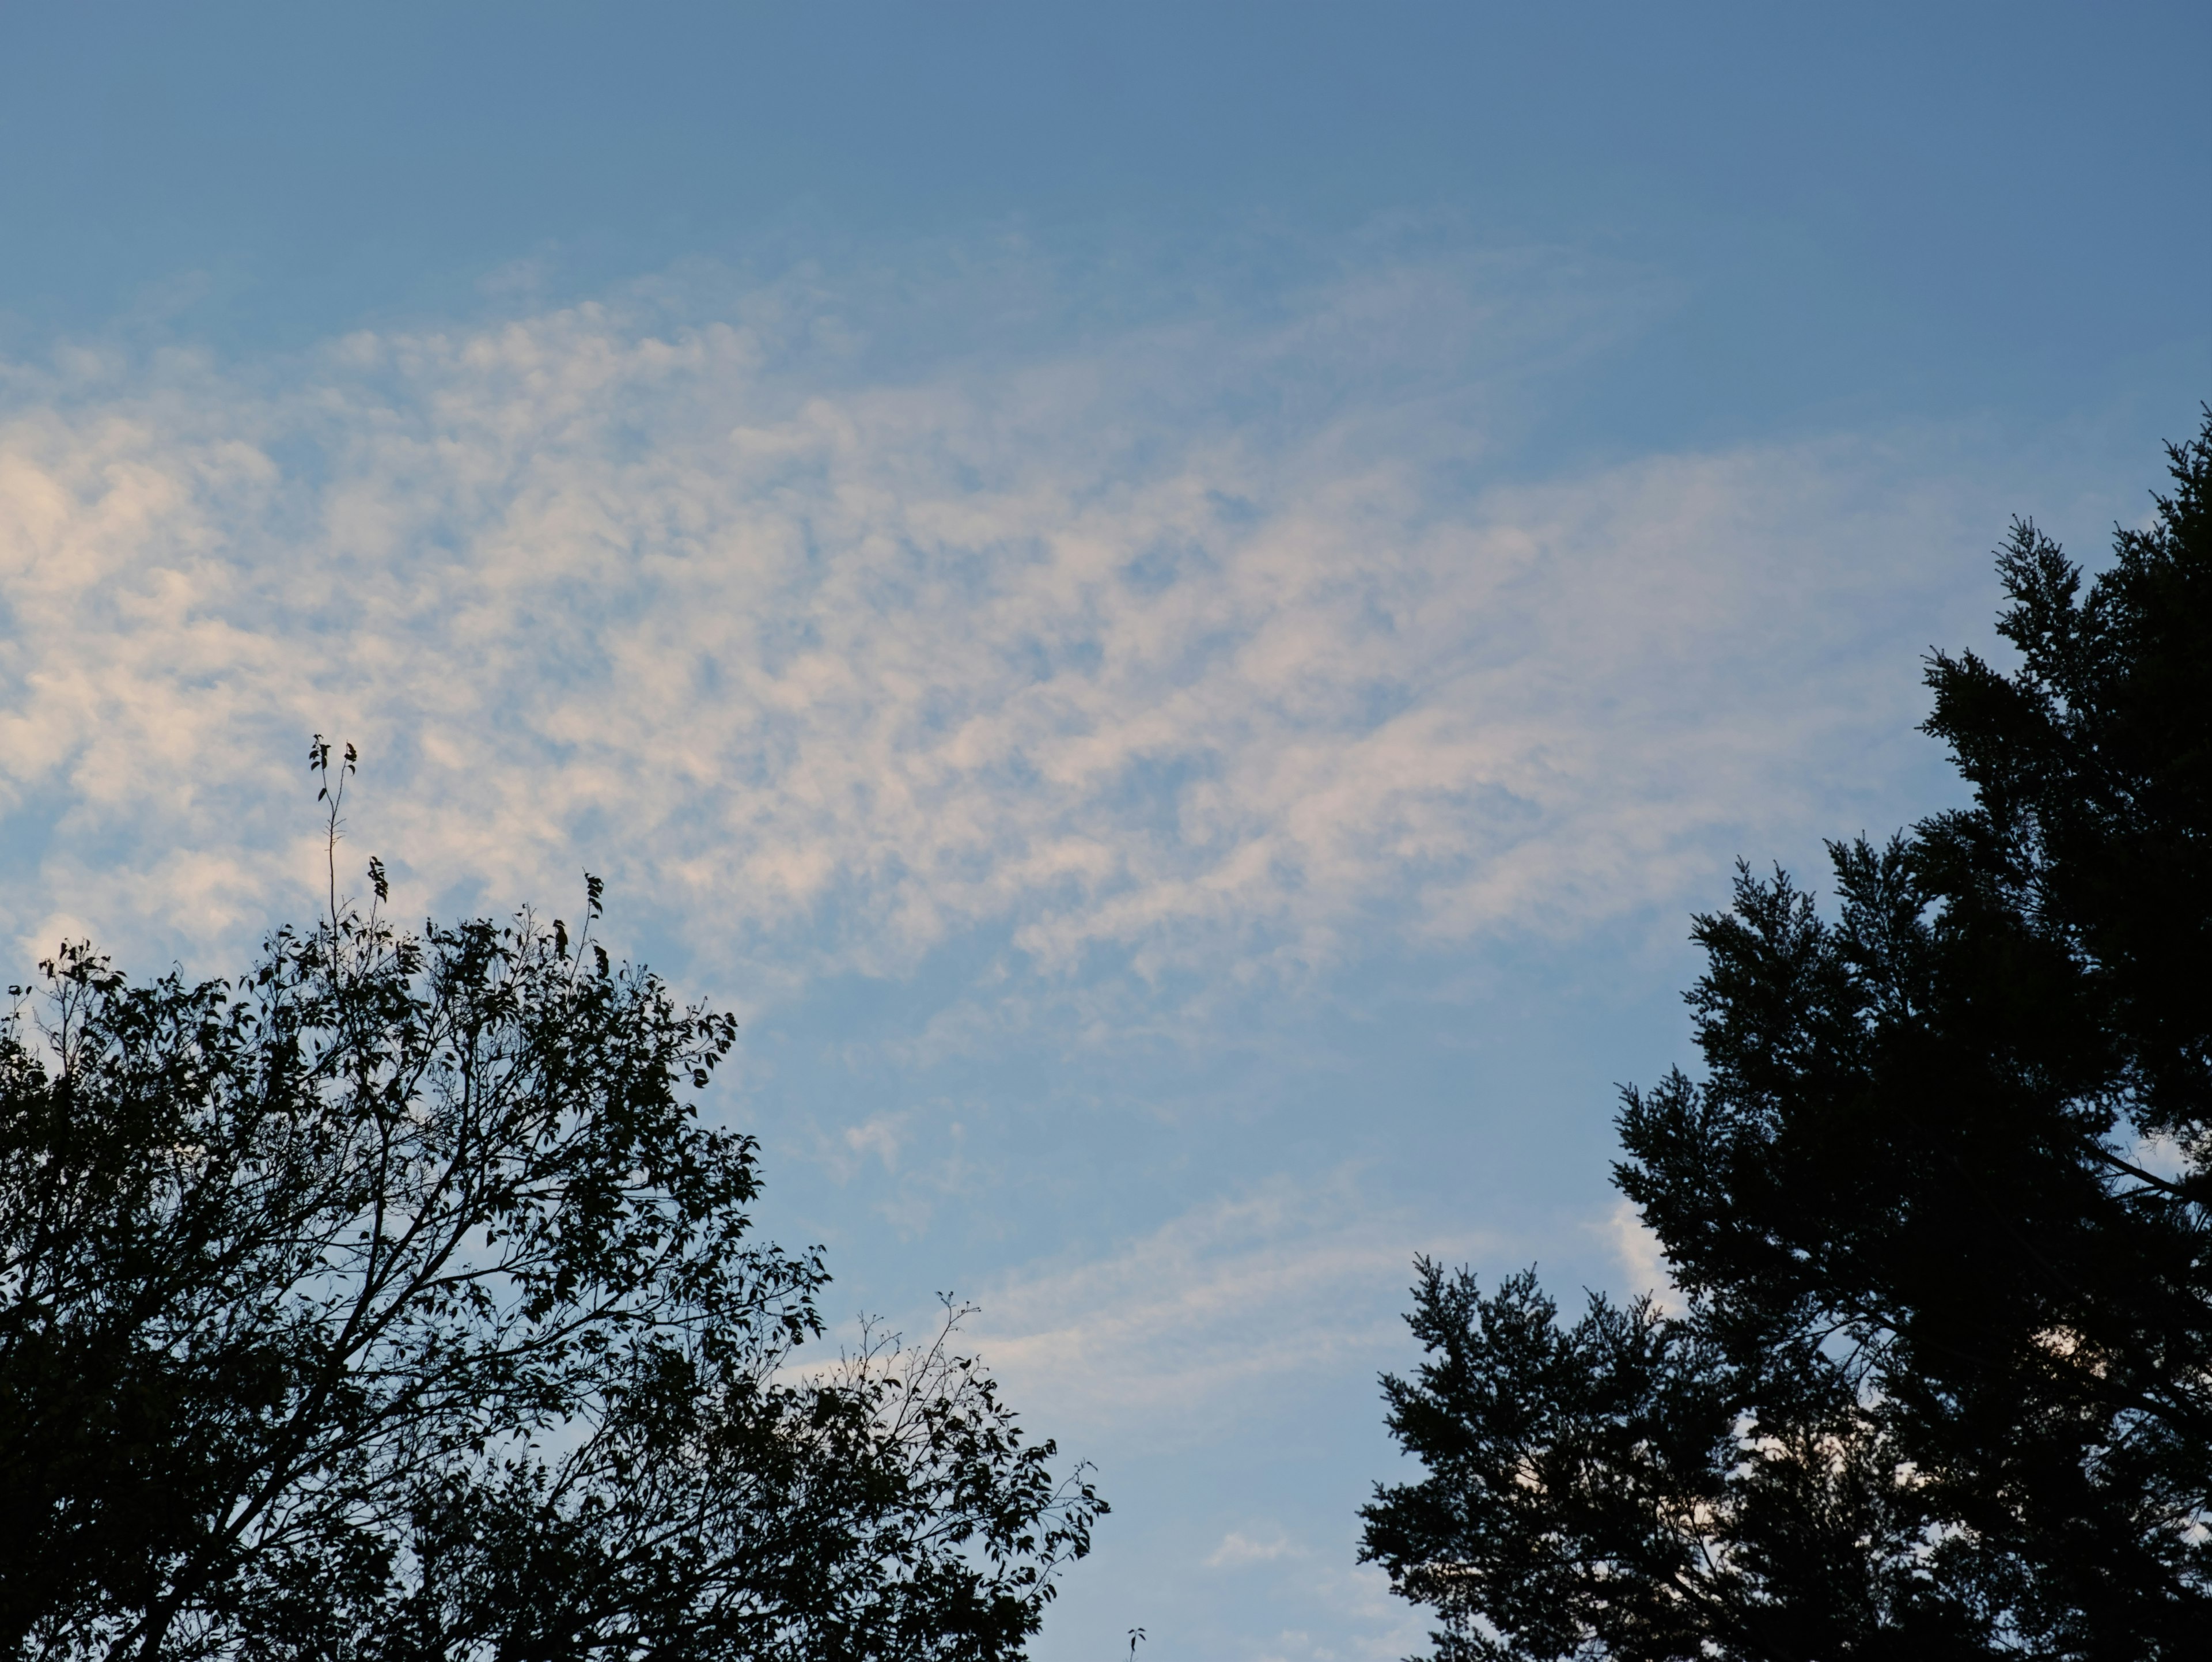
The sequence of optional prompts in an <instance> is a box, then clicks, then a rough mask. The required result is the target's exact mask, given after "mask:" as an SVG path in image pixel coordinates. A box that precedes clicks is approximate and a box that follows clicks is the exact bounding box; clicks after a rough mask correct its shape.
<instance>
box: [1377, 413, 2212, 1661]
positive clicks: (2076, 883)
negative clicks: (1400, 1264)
mask: <svg viewBox="0 0 2212 1662" xmlns="http://www.w3.org/2000/svg"><path fill="white" fill-rule="evenodd" d="M2168 454H2169V460H2170V463H2171V472H2172V480H2173V484H2172V490H2171V491H2170V493H2168V494H2163V495H2159V496H2155V497H2154V502H2155V507H2156V511H2155V514H2154V517H2153V518H2152V520H2151V521H2150V522H2149V523H2148V525H2147V526H2146V527H2142V528H2138V529H2122V530H2120V531H2119V532H2118V533H2117V536H2116V539H2115V546H2114V551H2113V557H2112V561H2111V563H2109V564H2108V565H2107V566H2106V568H2105V569H2103V570H2101V571H2100V572H2099V573H2098V574H2097V575H2095V577H2094V579H2093V581H2089V582H2087V584H2086V586H2085V583H2084V581H2083V577H2082V574H2081V572H2080V571H2079V570H2078V569H2076V568H2075V566H2074V565H2072V564H2071V563H2069V561H2068V560H2067V559H2066V558H2065V557H2064V556H2063V553H2062V552H2061V551H2060V550H2059V549H2058V548H2057V546H2056V545H2053V544H2052V543H2051V541H2050V540H2049V539H2046V538H2045V536H2043V535H2042V534H2041V533H2039V532H2038V531H2037V530H2036V529H2035V527H2033V525H2031V524H2027V523H2024V522H2022V523H2017V524H2015V527H2014V529H2013V532H2012V534H2011V538H2010V539H2009V541H2008V544H2007V545H2006V546H2005V547H2004V549H2003V550H2002V552H2001V553H2000V555H1999V559H1998V569H1999V573H2000V575H2001V577H2002V581H2003V585H2004V589H2005V592H2006V594H2007V595H2008V597H2009V605H2008V607H2007V608H2006V609H2005V610H2004V612H2002V615H2001V618H2000V620H1999V624H1998V628H1999V630H2000V632H2001V634H2002V636H2003V637H2004V639H2005V640H2006V641H2007V642H2009V644H2010V646H2011V648H2013V649H2014V650H2015V653H2016V654H2017V663H2016V665H2015V666H2014V667H2011V668H2009V669H2004V668H2000V667H1996V666H1993V665H1991V664H1990V663H1988V662H1985V661H1983V660H1982V659H1980V658H1978V657H1977V656H1975V655H1974V654H1971V653H1962V654H1958V655H1955V656H1954V655H1949V654H1937V655H1936V656H1935V657H1934V658H1933V659H1932V660H1931V661H1930V662H1929V670H1928V684H1929V688H1930V689H1931V691H1932V692H1933V694H1934V713H1933V715H1931V716H1930V718H1929V721H1928V722H1927V724H1926V728H1925V730H1926V731H1927V732H1928V733H1929V734H1933V735H1935V736H1936V737H1937V738H1939V739H1941V740H1943V741H1944V742H1945V743H1946V744H1947V745H1948V746H1949V749H1950V751H1951V753H1952V755H1953V757H1954V758H1955V760H1956V763H1957V765H1958V767H1959V770H1960V773H1961V774H1962V775H1963V776H1964V778H1965V780H1966V782H1967V783H1968V784H1969V785H1970V786H1971V787H1972V806H1971V807H1965V808H1961V809H1958V810H1956V811H1953V812H1948V813H1938V814H1936V815H1934V816H1932V817H1930V818H1929V819H1924V820H1923V821H1921V822H1920V823H1919V824H1918V825H1916V826H1915V827H1913V828H1912V829H1911V831H1909V832H1906V833H1904V834H1901V835H1899V836H1898V837H1894V838H1893V839H1891V840H1890V841H1889V842H1888V843H1887V844H1884V845H1880V846H1877V845H1875V844H1872V843H1869V842H1867V841H1865V840H1863V839H1860V840H1856V841H1852V842H1848V843H1835V844H1832V845H1831V849H1830V852H1831V855H1832V862H1833V881H1834V890H1835V905H1834V909H1833V911H1832V914H1824V913H1823V911H1822V910H1821V908H1820V906H1819V905H1818V904H1816V900H1815V898H1814V896H1813V895H1811V894H1809V893H1808V892H1804V891H1803V890H1802V889H1800V888H1799V887H1798V886H1796V884H1794V883H1793V882H1792V880H1790V877H1789V876H1787V875H1786V874H1783V873H1781V872H1779V871H1777V872H1775V873H1774V874H1772V875H1771V876H1769V877H1761V876H1758V875H1755V874H1753V873H1752V872H1751V871H1750V870H1749V869H1747V868H1745V869H1741V870H1740V873H1739V876H1738V880H1737V883H1736V886H1735V896H1734V904H1732V905H1731V906H1730V907H1729V910H1726V911H1723V912H1719V913H1716V914H1713V915H1711V916H1700V917H1699V918H1698V919H1697V920H1696V926H1695V931H1694V936H1695V939H1696V940H1697V941H1698V942H1699V945H1700V946H1701V947H1702V948H1703V949H1704V952H1705V960H1706V963H1705V973H1704V974H1703V975H1702V976H1701V977H1699V980H1698V981H1697V983H1696V984H1695V985H1694V987H1692V989H1691V990H1690V992H1689V994H1688V995H1687V996H1688V1001H1689V1003H1690V1006H1691V1008H1692V1013H1693V1016H1694V1024H1695V1036H1696V1039H1697V1042H1698V1044H1699V1049H1700V1050H1701V1052H1702V1054H1703V1057H1704V1062H1705V1067H1704V1070H1703V1075H1704V1076H1703V1077H1702V1078H1699V1079H1695V1080H1692V1079H1691V1078H1689V1077H1687V1076H1686V1075H1682V1074H1680V1073H1679V1072H1676V1073H1673V1074H1670V1075H1668V1076H1667V1077H1666V1078H1665V1079H1663V1080H1662V1081H1661V1082H1660V1083H1659V1084H1658V1085H1657V1086H1656V1087H1652V1088H1650V1089H1649V1090H1643V1091H1638V1090H1630V1091H1628V1092H1626V1093H1625V1094H1624V1098H1623V1103H1622V1109H1621V1113H1620V1121H1619V1125H1620V1135H1621V1141H1622V1146H1623V1149H1624V1158H1623V1160H1621V1161H1620V1164H1619V1165H1618V1166H1616V1167H1615V1172H1614V1177H1615V1181H1616V1183H1617V1184H1618V1186H1619V1187H1620V1190H1621V1191H1622V1192H1623V1193H1624V1194H1625V1195H1626V1196H1627V1197H1628V1198H1629V1199H1630V1200H1631V1201H1632V1202H1634V1203H1635V1205H1636V1206H1637V1208H1638V1209H1639V1210H1640V1212H1641V1214H1642V1216H1643V1218H1644V1221H1645V1222H1646V1223H1647V1224H1648V1225H1649V1226H1650V1228H1651V1229H1652V1231H1653V1232H1654V1233H1656V1237H1657V1239H1658V1240H1659V1243H1660V1245H1661V1246H1662V1249H1663V1251H1664V1252H1665V1255H1666V1260H1667V1263H1668V1266H1669V1269H1671V1271H1672V1274H1673V1276H1674V1281H1675V1282H1676V1284H1677V1286H1678V1288H1679V1289H1680V1298H1681V1302H1682V1306H1683V1307H1680V1308H1678V1309H1674V1310H1671V1311H1670V1309H1668V1307H1665V1306H1662V1305H1661V1304H1660V1303H1658V1302H1657V1301H1656V1300H1653V1299H1651V1298H1645V1299H1643V1300H1638V1301H1636V1302H1633V1303H1631V1304H1628V1305H1626V1306H1621V1305H1616V1304H1614V1303H1613V1302H1611V1301H1609V1300H1606V1299H1604V1298H1602V1297H1595V1298H1592V1299H1591V1300H1589V1306H1588V1308H1587V1310H1586V1311H1585V1312H1583V1314H1582V1315H1581V1316H1580V1317H1579V1318H1577V1319H1576V1320H1575V1321H1574V1322H1572V1323H1571V1324H1563V1323H1562V1322H1561V1321H1560V1320H1559V1315H1558V1310H1557V1307H1556V1306H1555V1305H1554V1304H1553V1301H1552V1300H1550V1299H1549V1298H1548V1297H1547V1296H1546V1295H1545V1294H1544V1293H1543V1292H1542V1290H1541V1288H1540V1287H1539V1285H1538V1283H1537V1282H1536V1279H1535V1277H1534V1274H1533V1272H1531V1273H1528V1274H1523V1275H1516V1276H1513V1277H1510V1278H1509V1279H1507V1280H1505V1281H1504V1282H1502V1283H1500V1284H1499V1285H1498V1287H1497V1288H1495V1289H1494V1290H1493V1291H1491V1292H1489V1293H1487V1294H1486V1293H1485V1292H1483V1290H1482V1289H1481V1288H1480V1287H1479V1286H1478V1285H1477V1283H1476V1282H1475V1281H1474V1277H1473V1276H1471V1275H1468V1273H1466V1272H1465V1271H1459V1272H1450V1273H1448V1272H1447V1271H1446V1270H1445V1269H1443V1268H1442V1267H1441V1266H1438V1265H1437V1264H1434V1263H1425V1262H1424V1263H1422V1264H1421V1265H1420V1266H1419V1282H1418V1285H1417V1286H1416V1288H1415V1289H1414V1300H1415V1301H1414V1309H1413V1315H1412V1318H1411V1319H1412V1321H1413V1329H1414V1331H1415V1333H1416V1335H1417V1336H1419V1339H1420V1341H1421V1342H1422V1344H1423V1345H1424V1346H1425V1349H1426V1352H1427V1358H1428V1359H1427V1361H1425V1363H1423V1364H1422V1365H1421V1366H1420V1367H1419V1368H1418V1369H1417V1371H1416V1372H1415V1373H1413V1375H1412V1376H1410V1377H1407V1378H1391V1379H1386V1380H1385V1381H1384V1390H1385V1397H1386V1402H1387V1405H1388V1409H1389V1425H1390V1428H1391V1429H1392V1431H1393V1433H1394V1434H1395V1436H1396V1437H1397V1439H1398V1440H1399V1441H1400V1443H1401V1446H1403V1447H1404V1448H1405V1449H1406V1451H1407V1452H1409V1453H1411V1454H1413V1455H1414V1456H1417V1457H1418V1458H1419V1460H1420V1461H1421V1462H1422V1464H1423V1465H1424V1466H1425V1474H1426V1475H1425V1476H1424V1477H1422V1478H1421V1479H1420V1480H1419V1481H1417V1482H1409V1483H1404V1484H1399V1485H1395V1486H1378V1487H1377V1488H1376V1495H1375V1498H1374V1500H1373V1501H1372V1503H1371V1504H1370V1505H1369V1506H1368V1507H1366V1508H1365V1509H1364V1519H1365V1525H1366V1530H1365V1537H1364V1556H1365V1557H1366V1558H1368V1559H1370V1560H1372V1561H1375V1562H1380V1563H1381V1564H1383V1566H1384V1567H1385V1568H1387V1569H1388V1571H1389V1574H1390V1576H1391V1580H1392V1584H1393V1586H1395V1588H1396V1590H1397V1591H1399V1592H1401V1593H1402V1594H1404V1595H1405V1596H1406V1597H1407V1598H1413V1599H1415V1600H1417V1601H1419V1602H1421V1603H1424V1604H1427V1605H1429V1606H1431V1607H1432V1608H1433V1609H1434V1610H1435V1611H1436V1613H1437V1617H1438V1620H1439V1622H1440V1629H1439V1631H1438V1632H1437V1635H1436V1642H1437V1653H1438V1655H1439V1656H1440V1657H1443V1658H1446V1659H1461V1658H1474V1657H1491V1658H1507V1657H1516V1658H1565V1657H1577V1658H1583V1657H1588V1658H1597V1657H1615V1658H1623V1659H1626V1658H1637V1659H1672V1658H1684V1659H1687V1658H1693V1657H1723V1658H1731V1659H1734V1658H1741V1659H1790V1658H1803V1659H1815V1658H1819V1659H1834V1658H1844V1657H1851V1656H1870V1655H1883V1656H1889V1655H1900V1654H1910V1655H1914V1656H1924V1657H1932V1658H1942V1657H1957V1658H1979V1657H1990V1656H2034V1657H2051V1658H2062V1657H2063V1658H2084V1659H2087V1658H2112V1659H2115V1662H2118V1659H2130V1662H2139V1659H2145V1658H2168V1657H2173V1658H2178V1657H2184V1656H2189V1657H2194V1656H2199V1655H2202V1654H2203V1653H2204V1651H2205V1647H2206V1645H2207V1640H2206V1637H2205V1635H2206V1632H2207V1630H2208V1624H2212V411H2208V413H2207V416H2206V420H2205V424H2204V427H2203V430H2202V431H2201V432H2200V433H2199V435H2198V436H2197V438H2196V439H2195V440H2194V441H2191V442H2189V443H2187V444H2185V445H2181V446H2179V447H2172V448H2171V449H2170V450H2169V453H2168Z"/></svg>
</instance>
